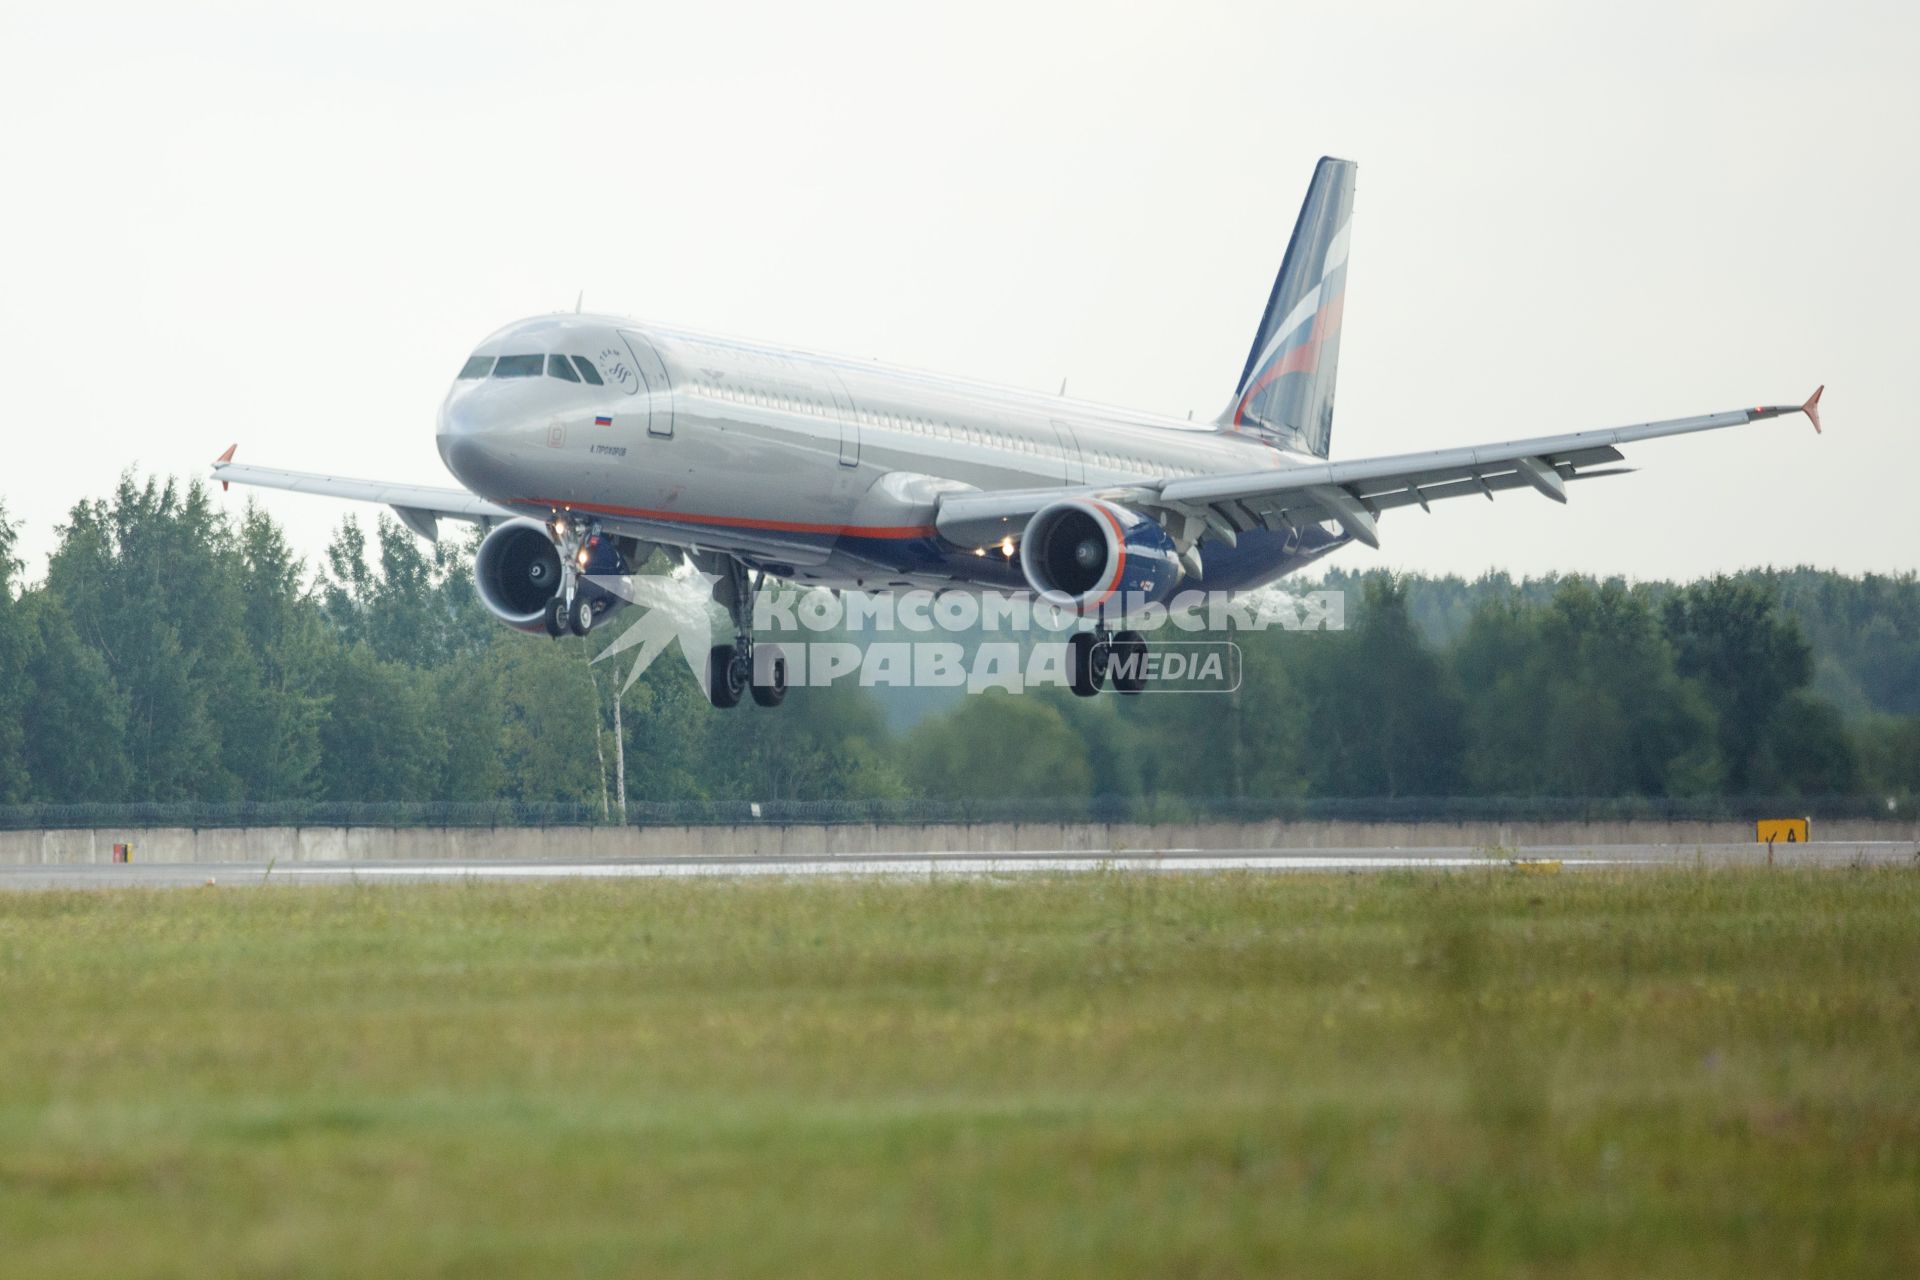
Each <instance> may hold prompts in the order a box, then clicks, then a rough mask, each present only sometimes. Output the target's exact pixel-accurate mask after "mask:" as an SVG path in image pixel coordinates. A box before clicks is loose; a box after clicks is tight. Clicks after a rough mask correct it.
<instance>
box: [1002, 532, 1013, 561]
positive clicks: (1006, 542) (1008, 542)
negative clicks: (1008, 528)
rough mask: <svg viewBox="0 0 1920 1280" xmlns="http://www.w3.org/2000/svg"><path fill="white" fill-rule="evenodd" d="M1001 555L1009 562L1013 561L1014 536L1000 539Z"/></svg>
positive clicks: (1010, 535)
mask: <svg viewBox="0 0 1920 1280" xmlns="http://www.w3.org/2000/svg"><path fill="white" fill-rule="evenodd" d="M1000 554H1001V555H1003V556H1005V557H1006V558H1007V559H1009V560H1011V559H1013V535H1012V534H1008V535H1007V536H1006V537H1004V538H1002V539H1000Z"/></svg>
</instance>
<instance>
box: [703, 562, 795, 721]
mask: <svg viewBox="0 0 1920 1280" xmlns="http://www.w3.org/2000/svg"><path fill="white" fill-rule="evenodd" d="M715 562H717V563H715ZM696 563H698V562H696ZM700 567H701V568H702V569H704V570H705V571H706V572H708V573H718V574H719V575H720V580H719V581H718V582H716V583H714V584H713V596H714V599H715V600H717V601H719V602H720V604H721V605H723V606H725V608H726V610H727V616H728V617H730V618H731V619H732V620H733V643H732V644H717V645H715V646H713V648H712V649H710V650H709V651H708V652H707V700H708V701H709V702H711V703H713V705H714V706H716V707H736V706H739V705H740V699H741V698H742V697H743V696H745V695H747V694H752V696H753V700H754V701H755V702H757V703H759V704H760V705H761V706H763V707H777V706H779V705H780V704H781V703H782V702H785V701H786V700H787V657H786V654H784V653H782V652H781V650H780V646H779V645H777V644H755V643H754V641H753V601H754V597H755V596H757V595H759V594H760V588H761V586H762V585H763V584H764V583H765V581H766V575H765V574H764V573H760V572H758V571H757V570H756V571H753V572H751V573H749V571H748V569H747V566H746V565H744V564H742V563H740V561H738V560H736V559H734V558H733V557H732V556H715V557H713V560H712V561H709V562H707V563H701V564H700Z"/></svg>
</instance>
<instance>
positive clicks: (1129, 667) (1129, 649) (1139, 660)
mask: <svg viewBox="0 0 1920 1280" xmlns="http://www.w3.org/2000/svg"><path fill="white" fill-rule="evenodd" d="M1107 652H1108V653H1109V654H1111V655H1112V657H1111V658H1110V659H1109V660H1108V667H1107V674H1108V675H1110V676H1112V677H1113V691H1114V692H1115V693H1139V692H1140V691H1141V690H1142V689H1145V688H1146V687H1147V638H1146V637H1145V636H1143V635H1141V634H1140V633H1139V632H1138V631H1121V632H1117V633H1116V634H1115V635H1114V637H1113V643H1112V644H1111V645H1109V646H1108V647H1107Z"/></svg>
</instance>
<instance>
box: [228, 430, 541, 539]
mask: <svg viewBox="0 0 1920 1280" xmlns="http://www.w3.org/2000/svg"><path fill="white" fill-rule="evenodd" d="M233 454H234V450H233V449H231V448H229V449H228V450H227V451H226V452H225V453H223V454H221V455H220V456H219V457H218V458H217V459H215V460H214V464H213V478H214V479H215V480H218V481H219V482H220V487H221V488H223V489H224V488H226V487H227V486H228V485H230V484H245V485H253V486H255V487H257V488H261V489H287V490H290V491H292V492H294V493H317V494H321V495H323V496H325V497H329V498H345V499H348V500H349V501H353V502H377V503H381V504H382V505H385V506H389V507H392V508H393V512H394V514H395V515H397V516H399V517H400V522H401V523H402V524H404V525H406V526H407V528H409V529H411V530H413V531H414V532H415V533H417V534H419V535H420V536H421V537H423V538H426V539H428V540H429V541H431V540H433V539H434V538H436V537H437V536H438V535H439V522H440V521H441V520H467V521H472V522H474V523H478V524H492V523H494V522H495V521H498V520H510V519H512V518H513V515H514V513H513V512H511V511H509V510H507V509H506V508H505V507H501V506H496V505H495V504H493V503H491V502H488V501H487V500H486V499H485V498H481V497H477V496H476V495H474V494H471V493H468V492H467V491H466V490H465V489H440V488H435V487H434V486H432V485H422V484H393V483H390V482H388V481H385V480H355V479H353V478H351V477H349V476H330V475H322V474H321V473H319V472H317V471H285V470H282V469H281V468H279V467H256V466H253V465H252V464H250V463H245V462H235V461H234V460H233Z"/></svg>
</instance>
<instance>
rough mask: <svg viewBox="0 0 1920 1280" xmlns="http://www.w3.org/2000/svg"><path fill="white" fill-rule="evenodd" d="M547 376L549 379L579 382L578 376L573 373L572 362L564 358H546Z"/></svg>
mask: <svg viewBox="0 0 1920 1280" xmlns="http://www.w3.org/2000/svg"><path fill="white" fill-rule="evenodd" d="M547 376H548V377H549V378H565V379H566V380H567V381H568V382H578V381H580V375H579V374H577V373H575V372H574V371H573V361H571V360H569V359H567V358H566V357H565V356H548V357H547Z"/></svg>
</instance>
